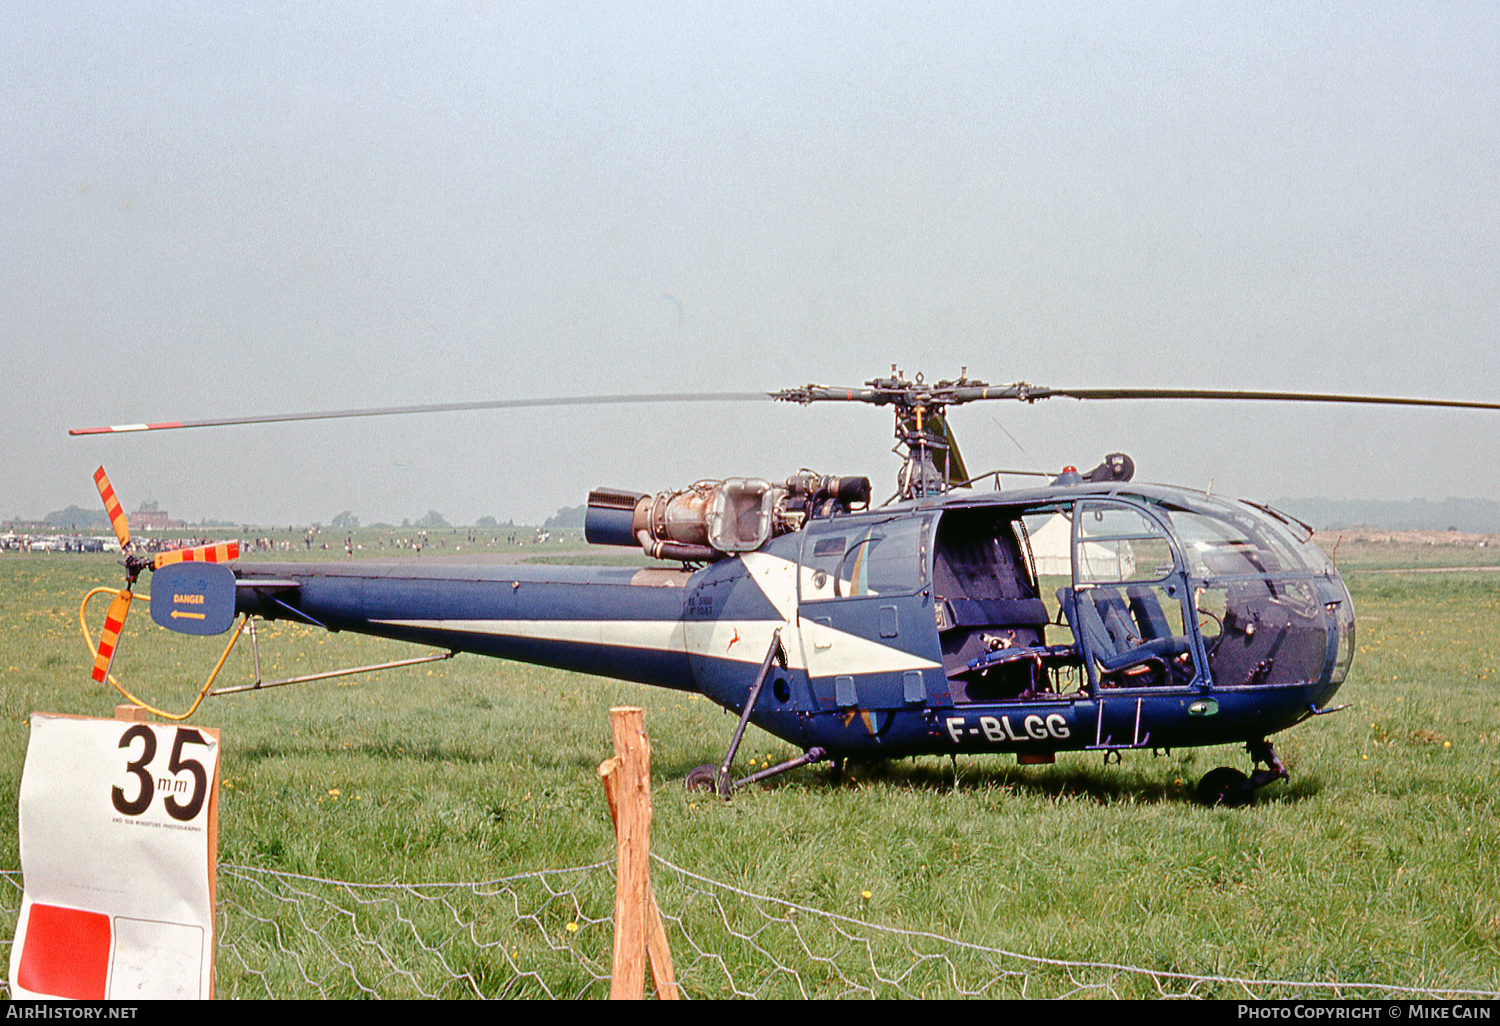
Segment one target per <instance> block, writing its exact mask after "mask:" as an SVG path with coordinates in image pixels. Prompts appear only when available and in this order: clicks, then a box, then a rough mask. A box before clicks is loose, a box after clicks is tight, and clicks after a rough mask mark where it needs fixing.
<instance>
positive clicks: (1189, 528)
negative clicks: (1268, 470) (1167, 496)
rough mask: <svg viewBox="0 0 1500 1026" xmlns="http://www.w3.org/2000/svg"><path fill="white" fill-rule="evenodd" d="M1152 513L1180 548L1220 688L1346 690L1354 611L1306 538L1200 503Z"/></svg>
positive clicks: (1284, 526)
mask: <svg viewBox="0 0 1500 1026" xmlns="http://www.w3.org/2000/svg"><path fill="white" fill-rule="evenodd" d="M1156 509H1157V511H1158V512H1159V513H1161V514H1162V515H1163V516H1164V517H1165V518H1166V519H1167V520H1168V521H1169V522H1170V523H1171V527H1172V531H1173V533H1174V534H1175V535H1176V536H1177V539H1178V541H1179V543H1180V544H1181V547H1182V555H1183V558H1184V560H1185V561H1186V563H1187V571H1188V583H1189V587H1190V588H1191V589H1192V592H1193V605H1194V607H1195V609H1196V610H1197V613H1198V620H1199V627H1200V630H1201V632H1202V634H1203V643H1204V648H1205V650H1206V651H1207V653H1208V664H1209V673H1210V674H1211V676H1212V677H1213V680H1214V683H1215V684H1216V685H1219V686H1234V685H1240V684H1302V683H1315V682H1317V681H1320V680H1323V679H1325V678H1326V679H1328V680H1330V681H1331V682H1333V683H1342V681H1343V679H1344V676H1345V674H1347V673H1348V669H1349V664H1350V662H1351V660H1352V657H1353V647H1354V609H1353V604H1352V603H1351V602H1350V600H1349V593H1348V591H1347V590H1346V589H1345V588H1344V585H1343V583H1342V582H1341V581H1340V580H1339V579H1338V577H1337V575H1336V574H1335V573H1334V569H1333V563H1332V562H1331V561H1330V560H1329V559H1328V557H1327V556H1325V555H1324V554H1323V552H1322V551H1321V550H1320V549H1319V548H1318V547H1317V546H1316V545H1314V544H1313V543H1312V540H1311V536H1310V534H1308V533H1307V532H1305V531H1298V530H1296V529H1295V528H1294V526H1293V522H1292V521H1291V520H1290V519H1289V518H1288V519H1282V518H1281V517H1280V516H1279V515H1278V514H1276V513H1275V511H1274V510H1267V509H1264V508H1262V507H1255V506H1251V505H1249V504H1245V503H1231V502H1224V501H1222V500H1217V499H1210V498H1208V497H1206V496H1205V497H1203V498H1201V499H1200V498H1197V497H1186V496H1182V497H1174V498H1173V500H1171V501H1163V502H1159V503H1157V504H1156Z"/></svg>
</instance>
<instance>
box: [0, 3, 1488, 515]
mask: <svg viewBox="0 0 1500 1026" xmlns="http://www.w3.org/2000/svg"><path fill="white" fill-rule="evenodd" d="M1497 169H1500V7H1497V6H1496V5H1495V4H1493V3H1449V4H1436V5H1410V4H1400V3H1393V4H1381V3H1367V4H1358V5H1354V4H1326V5H1313V4H1305V3H1287V4H1281V3H1256V4H1244V3H1233V4H1218V3H1205V2H1192V3H1182V4H1174V3H1146V4H1130V3H1124V4H1121V3H1110V4H1098V5H1095V4H1088V3H1079V2H1067V3H1055V4H1053V3H1006V4H973V5H970V4H959V3H915V2H910V3H902V4H883V3H875V2H868V3H857V4H856V3H811V2H804V3H790V4H778V3H771V2H766V0H758V2H754V3H747V4H738V3H732V2H716V3H670V2H661V3H650V4H647V3H629V4H613V3H603V2H597V3H582V4H567V3H559V2H547V3H542V4H524V3H483V2H474V0H470V2H465V3H446V2H441V0H436V2H431V3H423V4H411V5H397V4H374V5H367V6H366V5H326V6H325V5H302V4H287V3H233V2H221V3H215V4H186V3H184V4H173V3H146V2H141V3H118V4H97V3H73V2H66V0H47V2H35V3H33V2H29V0H11V2H8V3H5V4H3V5H0V338H3V350H0V353H3V361H0V466H3V468H4V472H3V474H0V518H9V517H22V518H39V517H41V516H43V515H44V514H46V513H48V512H49V511H52V510H56V509H61V508H63V507H65V506H67V505H69V504H78V505H80V506H85V507H92V506H93V505H95V504H97V503H98V501H99V500H98V497H97V495H96V494H95V491H94V487H93V482H92V479H91V475H92V473H93V470H94V468H95V467H97V466H99V465H100V464H103V465H104V466H106V467H107V469H108V472H109V475H110V478H111V480H112V481H113V483H114V486H115V489H116V491H117V492H118V493H119V494H120V497H121V499H122V501H123V502H124V504H125V507H126V509H127V510H134V509H136V508H137V506H138V505H139V504H140V503H141V502H143V501H147V500H150V501H156V502H158V503H159V504H160V505H161V508H163V509H166V510H168V511H169V512H170V514H171V515H172V516H173V517H176V518H184V519H189V520H197V519H201V518H205V517H207V518H214V519H226V520H234V521H237V522H240V521H243V522H249V523H259V524H276V523H285V524H288V525H290V524H293V523H295V524H305V523H308V522H311V521H321V522H324V523H326V522H328V521H329V520H330V519H331V518H332V517H333V516H334V515H335V514H337V513H339V512H341V511H344V510H350V511H352V512H354V513H355V514H356V515H357V516H358V517H360V518H361V520H363V521H364V522H365V523H372V522H375V521H387V522H392V523H399V522H400V521H401V520H402V519H403V518H411V519H413V520H415V519H417V518H419V517H421V516H422V515H424V514H425V513H426V512H427V511H428V510H437V511H438V512H440V513H442V514H443V515H444V516H445V517H447V518H448V519H449V520H450V521H452V522H454V523H471V522H473V520H474V519H476V518H477V517H480V516H484V515H490V516H495V517H497V518H498V519H499V520H500V521H501V522H502V523H503V522H504V521H506V520H507V519H511V518H514V519H515V520H516V521H517V522H537V521H539V520H540V519H542V518H545V517H546V516H548V515H550V514H552V513H553V512H554V511H556V510H557V509H558V508H560V507H563V506H576V505H578V504H581V503H582V502H584V500H585V498H586V496H587V492H588V490H589V489H590V488H593V487H597V486H609V487H615V488H626V489H631V490H636V491H642V492H655V491H658V490H661V489H665V488H676V487H683V486H686V485H688V484H690V483H692V482H693V481H696V480H698V479H702V478H724V477H764V478H769V479H772V480H783V479H785V478H786V477H787V476H789V475H791V474H793V473H795V472H796V471H797V470H799V469H800V468H803V467H811V468H813V469H816V470H818V471H819V472H821V473H825V474H838V475H854V474H865V475H868V476H870V477H871V478H872V479H873V480H874V482H875V491H876V492H877V493H878V494H880V495H884V494H886V493H888V492H890V491H892V490H893V489H894V476H895V473H896V470H897V466H898V463H897V459H896V457H894V456H893V455H891V453H890V451H889V450H890V448H891V445H892V437H891V436H892V423H891V420H890V417H889V414H888V413H886V412H884V411H882V410H879V409H871V408H863V407H830V406H820V407H807V408H803V407H797V406H791V405H783V404H773V403H770V402H766V403H738V404H679V405H673V406H600V407H589V408H581V409H580V408H570V409H540V410H511V411H495V412H483V413H476V412H470V413H450V414H439V415H432V416H426V417H421V418H412V417H406V418H382V419H378V420H356V421H335V422H321V423H318V422H315V423H311V424H295V425H291V424H286V425H265V426H257V427H233V428H210V429H202V430H197V431H175V432H161V433H153V434H129V435H117V436H113V437H85V438H70V437H68V435H67V431H68V429H69V428H76V427H89V426H94V425H101V424H120V423H135V422H141V421H165V420H185V419H197V418H208V417H215V416H240V415H252V414H268V413H291V412H299V411H305V410H323V409H342V408H348V407H365V406H388V405H407V404H418V403H442V402H463V401H481V400H489V399H503V398H531V397H549V396H567V395H611V394H633V393H643V392H678V391H681V392H701V391H735V392H739V391H771V390H776V389H780V388H786V387H791V386H795V385H801V384H806V383H809V382H815V383H818V384H824V385H858V384H861V383H863V382H864V381H866V380H868V379H870V378H873V377H875V376H877V375H886V374H889V372H890V370H891V367H892V365H897V366H899V367H900V368H901V369H902V370H903V371H905V372H906V373H907V374H908V375H913V374H915V373H917V372H921V373H923V374H924V375H925V376H926V377H927V378H928V379H929V380H936V379H939V378H945V377H955V376H957V374H958V373H959V372H960V369H961V368H967V371H968V373H969V375H970V376H971V377H975V378H980V379H983V380H985V381H988V382H991V383H995V384H1000V383H1011V382H1015V381H1021V380H1025V381H1030V382H1034V383H1038V384H1043V385H1048V386H1053V387H1109V386H1120V387H1129V386H1134V387H1182V388H1191V387H1202V388H1235V389H1279V390H1298V391H1317V392H1352V393H1370V394H1381V395H1416V396H1427V397H1441V398H1457V399H1478V400H1486V401H1500V173H1497ZM951 420H952V423H953V426H954V428H955V430H956V432H957V434H958V438H959V440H960V443H961V445H962V447H963V451H964V456H965V458H966V461H967V463H968V466H969V468H970V470H971V472H975V473H977V472H979V471H980V470H988V469H991V468H996V467H1001V468H1017V469H1030V468H1031V467H1032V466H1033V465H1034V464H1035V465H1040V466H1042V467H1045V468H1047V469H1049V470H1052V469H1058V468H1060V467H1061V466H1062V465H1064V464H1076V465H1078V466H1080V467H1089V466H1093V465H1094V464H1095V463H1097V462H1098V460H1099V458H1100V457H1102V456H1103V455H1104V454H1105V453H1107V452H1111V451H1116V450H1123V451H1125V452H1128V453H1130V454H1131V456H1132V457H1133V458H1134V460H1135V462H1136V465H1137V468H1138V470H1137V477H1138V478H1139V479H1142V480H1147V481H1157V482H1166V483H1174V484H1182V485H1189V486H1193V487H1198V488H1204V487H1210V486H1211V487H1212V489H1213V491H1214V492H1215V493H1216V494H1229V495H1233V496H1241V497H1246V498H1254V499H1262V500H1269V499H1274V498H1277V497H1285V496H1293V497H1328V498H1343V499H1352V498H1362V499H1412V498H1428V499H1442V498H1445V497H1449V496H1458V497H1466V498H1488V499H1497V500H1500V475H1496V474H1495V473H1494V465H1495V459H1496V453H1497V451H1500V413H1490V414H1485V413H1469V412H1446V411H1410V410H1379V409H1370V408H1365V407H1336V408H1329V407H1312V406H1289V405H1287V404H1280V403H1277V404H1256V405H1250V404H1230V403H1204V402H1191V403H1188V402H1180V403H1178V402H1174V403H1153V404H1142V403H1087V404H1084V403H1079V402H1076V401H1073V400H1067V399H1053V400H1050V401H1047V402H1044V403H1039V404H1036V405H1034V406H1023V405H1021V404H1016V403H989V404H983V405H975V406H968V407H964V408H961V409H957V410H955V411H954V413H953V414H952V418H951ZM1009 483H1012V484H1015V485H1017V486H1019V485H1020V484H1022V483H1023V482H1021V481H1019V480H1016V481H1013V482H1009Z"/></svg>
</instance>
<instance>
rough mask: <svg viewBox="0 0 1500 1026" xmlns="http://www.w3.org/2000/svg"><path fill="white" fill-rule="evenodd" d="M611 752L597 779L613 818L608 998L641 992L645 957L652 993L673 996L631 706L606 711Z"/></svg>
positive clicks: (644, 755) (640, 726) (641, 750)
mask: <svg viewBox="0 0 1500 1026" xmlns="http://www.w3.org/2000/svg"><path fill="white" fill-rule="evenodd" d="M609 721H610V727H611V729H612V730H613V732H614V741H615V757H614V758H613V759H606V760H604V762H602V763H600V764H599V779H600V781H601V782H602V783H603V785H604V796H605V799H606V800H607V801H608V802H609V814H610V818H611V819H613V820H614V823H615V946H614V970H613V975H612V977H611V980H610V988H609V996H610V998H612V999H620V998H634V999H640V998H643V997H645V986H646V957H647V954H648V952H649V954H650V959H651V976H652V979H653V981H654V982H655V984H656V996H657V997H659V998H666V999H676V998H677V997H678V993H677V981H676V978H675V976H674V975H673V970H672V953H671V950H670V949H669V948H668V947H667V934H666V930H665V929H664V928H663V927H662V924H661V913H660V911H659V910H658V909H657V907H656V896H655V895H654V894H653V893H652V890H651V742H650V740H649V739H648V738H647V737H646V726H645V715H644V713H642V711H641V710H640V709H636V708H628V707H627V708H616V709H611V710H610V711H609Z"/></svg>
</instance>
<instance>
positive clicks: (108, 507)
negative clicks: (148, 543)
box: [94, 467, 130, 552]
mask: <svg viewBox="0 0 1500 1026" xmlns="http://www.w3.org/2000/svg"><path fill="white" fill-rule="evenodd" d="M94 486H95V487H97V488H98V489H99V498H101V499H103V500H104V512H106V513H108V514H109V523H110V526H111V527H113V528H114V529H115V537H116V538H118V539H120V551H121V552H124V551H125V550H126V549H128V548H129V547H130V525H129V524H128V523H127V522H126V520H125V508H124V507H123V506H121V505H120V500H119V499H118V498H116V496H115V490H114V488H113V487H112V486H111V485H110V483H109V475H108V474H106V473H105V472H104V468H103V467H100V468H99V469H98V470H96V471H94Z"/></svg>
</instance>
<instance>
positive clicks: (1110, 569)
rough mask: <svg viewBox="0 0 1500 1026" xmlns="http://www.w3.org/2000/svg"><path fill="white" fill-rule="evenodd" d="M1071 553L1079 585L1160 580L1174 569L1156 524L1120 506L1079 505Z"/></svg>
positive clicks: (1168, 549) (1162, 535) (1169, 549)
mask: <svg viewBox="0 0 1500 1026" xmlns="http://www.w3.org/2000/svg"><path fill="white" fill-rule="evenodd" d="M1073 551H1074V557H1075V570H1076V575H1077V580H1078V583H1080V584H1092V583H1123V582H1129V581H1160V580H1164V579H1165V578H1166V577H1168V576H1170V575H1171V573H1172V571H1173V570H1174V569H1175V566H1174V564H1173V562H1172V546H1171V545H1170V544H1169V543H1168V541H1167V538H1166V535H1165V534H1164V533H1163V532H1162V529H1161V528H1160V527H1159V526H1158V525H1157V523H1156V521H1154V520H1152V519H1150V518H1149V517H1147V516H1145V515H1144V514H1143V513H1141V512H1140V511H1139V510H1134V509H1129V508H1127V507H1123V506H1097V505H1093V504H1089V505H1085V506H1083V507H1082V508H1081V510H1080V516H1079V520H1078V536H1077V538H1076V539H1075V540H1074V549H1073Z"/></svg>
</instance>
